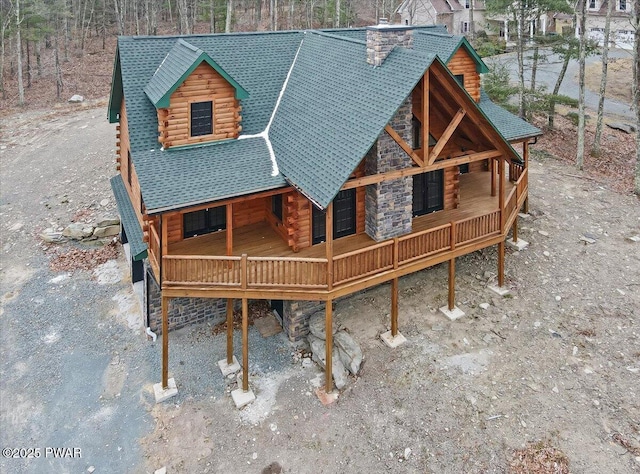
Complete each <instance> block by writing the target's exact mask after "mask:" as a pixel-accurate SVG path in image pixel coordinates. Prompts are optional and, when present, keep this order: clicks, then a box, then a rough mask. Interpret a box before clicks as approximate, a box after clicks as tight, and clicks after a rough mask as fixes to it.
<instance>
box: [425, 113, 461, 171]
mask: <svg viewBox="0 0 640 474" xmlns="http://www.w3.org/2000/svg"><path fill="white" fill-rule="evenodd" d="M466 113H467V112H465V110H464V109H459V110H458V112H456V114H455V115H454V116H453V119H451V122H449V125H447V128H446V129H445V130H444V133H443V134H442V136H441V137H440V139H438V142H437V143H436V146H434V147H433V151H432V152H431V155H430V157H429V162H428V163H429V165H432V164H433V163H434V161H436V159H437V158H438V156H440V153H441V152H442V149H443V148H444V147H445V145H446V144H447V143H448V142H449V139H450V138H451V135H453V132H455V131H456V129H457V128H458V125H459V124H460V122H461V121H462V119H463V118H464V116H465V115H466Z"/></svg>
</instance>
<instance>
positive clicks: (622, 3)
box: [618, 0, 627, 12]
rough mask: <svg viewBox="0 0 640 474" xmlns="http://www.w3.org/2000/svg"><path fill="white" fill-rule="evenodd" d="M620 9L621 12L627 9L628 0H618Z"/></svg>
mask: <svg viewBox="0 0 640 474" xmlns="http://www.w3.org/2000/svg"><path fill="white" fill-rule="evenodd" d="M618 11H619V12H626V11H627V0H618Z"/></svg>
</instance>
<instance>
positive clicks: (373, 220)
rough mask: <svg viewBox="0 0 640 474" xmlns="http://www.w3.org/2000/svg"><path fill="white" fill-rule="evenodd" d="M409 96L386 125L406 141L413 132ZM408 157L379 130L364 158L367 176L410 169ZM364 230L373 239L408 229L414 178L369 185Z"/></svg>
mask: <svg viewBox="0 0 640 474" xmlns="http://www.w3.org/2000/svg"><path fill="white" fill-rule="evenodd" d="M412 117H413V115H412V111H411V97H408V98H407V99H406V100H405V101H404V102H403V104H402V105H401V106H400V108H399V109H398V111H397V112H396V114H395V115H394V117H393V119H391V121H390V122H389V125H391V127H392V128H393V129H394V130H395V131H396V132H397V133H398V134H399V135H400V136H401V137H402V138H403V139H404V140H405V141H406V142H407V143H411V135H412V123H411V119H412ZM411 166H412V160H411V157H409V156H408V155H407V154H406V153H405V152H404V150H403V149H402V148H400V145H398V144H397V143H396V142H395V140H393V138H391V137H390V136H389V134H388V133H387V132H382V133H381V134H380V136H379V137H378V140H377V142H376V144H375V145H374V146H373V147H371V150H369V152H368V153H367V156H366V157H365V173H366V174H367V175H372V174H378V173H385V172H387V171H394V170H400V169H404V168H410V167H411ZM365 196H366V197H365V209H366V211H365V215H366V217H365V231H366V233H367V234H368V235H369V237H371V238H372V239H374V240H375V241H376V242H380V241H382V240H386V239H390V238H393V237H398V236H401V235H405V234H408V233H410V232H411V221H412V218H413V179H412V178H411V177H410V176H409V177H406V178H399V179H394V180H391V181H383V182H382V183H377V184H371V185H369V186H367V188H366V194H365Z"/></svg>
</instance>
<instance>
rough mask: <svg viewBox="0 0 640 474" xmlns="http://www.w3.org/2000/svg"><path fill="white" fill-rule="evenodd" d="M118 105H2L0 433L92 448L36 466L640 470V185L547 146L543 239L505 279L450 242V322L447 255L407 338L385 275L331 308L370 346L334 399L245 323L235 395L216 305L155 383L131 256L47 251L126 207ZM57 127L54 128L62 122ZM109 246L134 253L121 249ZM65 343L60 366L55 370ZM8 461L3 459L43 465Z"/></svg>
mask: <svg viewBox="0 0 640 474" xmlns="http://www.w3.org/2000/svg"><path fill="white" fill-rule="evenodd" d="M105 115H106V114H105V112H104V108H99V109H88V110H80V111H77V112H74V113H73V114H71V115H66V116H56V117H53V118H52V117H51V116H50V115H46V116H45V115H42V114H40V115H38V114H37V113H30V114H24V115H21V116H15V117H13V118H12V119H11V120H6V121H3V124H2V127H3V130H4V132H3V137H2V140H0V152H1V153H0V160H1V162H2V168H3V172H2V186H0V192H1V193H2V199H1V201H0V219H1V224H0V225H1V229H2V231H1V233H0V237H1V239H2V240H1V242H2V249H3V253H2V259H1V267H0V276H1V277H2V292H1V293H2V311H1V312H0V324H2V331H1V334H2V336H1V337H2V360H3V364H2V368H1V369H0V370H1V371H2V374H1V376H2V379H3V386H2V392H1V394H2V397H1V402H2V424H3V429H2V432H3V434H2V443H3V448H4V447H6V446H7V445H8V444H10V445H11V446H13V445H15V446H16V447H19V445H20V444H22V445H33V444H34V443H36V444H38V445H40V446H44V445H45V443H46V442H48V443H52V442H57V443H58V444H59V445H65V444H70V443H71V442H74V443H76V444H78V445H80V446H82V447H83V449H84V451H83V453H86V454H83V459H82V460H80V461H78V462H77V463H76V464H69V463H70V462H71V461H69V463H67V464H64V463H62V464H55V465H54V464H41V465H38V466H40V467H39V469H38V470H39V471H40V472H51V469H52V466H54V469H55V472H81V471H84V470H86V469H88V468H89V467H90V466H95V467H96V468H97V471H96V472H153V471H154V470H155V469H158V468H160V467H162V466H167V468H168V472H170V473H174V472H203V473H204V472H211V473H217V472H238V473H245V472H280V470H282V472H287V473H307V472H308V473H318V472H326V473H333V472H336V473H337V472H353V473H360V472H433V473H459V472H465V473H468V472H478V473H485V472H505V471H509V470H512V472H567V471H566V470H562V469H563V468H564V467H566V465H567V464H568V470H569V472H573V473H603V472H610V473H634V472H638V471H640V399H639V397H640V392H639V390H638V387H639V386H640V242H633V241H631V240H629V237H633V236H636V235H640V201H639V200H638V198H637V197H635V196H633V195H631V194H630V193H628V192H616V191H614V190H612V189H611V187H610V185H609V184H607V182H603V181H601V180H599V178H598V176H597V175H594V174H589V172H588V170H587V171H586V172H579V171H577V170H576V169H575V168H574V167H573V166H571V165H570V164H567V163H565V162H564V161H562V160H558V159H555V158H553V157H552V156H551V154H550V151H549V150H546V151H545V152H544V153H543V152H541V151H540V150H539V149H538V150H537V151H536V148H535V147H534V153H533V156H532V161H531V168H530V173H531V174H530V179H529V183H530V185H529V186H530V215H529V216H528V217H526V218H521V219H520V222H519V223H520V227H519V230H520V233H519V235H520V238H522V239H524V240H526V241H528V242H529V243H530V245H529V247H528V248H527V249H525V250H523V251H521V252H517V251H512V250H509V251H508V253H507V257H506V277H507V285H508V286H509V287H510V288H511V295H510V296H509V297H505V298H501V297H498V296H497V295H495V294H493V293H492V292H490V290H488V288H487V286H488V285H489V284H491V283H494V282H495V278H496V271H497V265H496V253H495V249H486V250H484V251H481V252H476V253H474V254H472V255H468V256H466V257H463V258H460V259H458V261H457V267H456V268H457V273H456V275H457V281H456V288H457V292H456V301H457V305H458V306H459V307H460V308H461V309H462V310H463V311H464V312H465V313H466V316H465V317H463V318H462V319H459V320H457V321H454V322H451V321H449V320H447V319H446V318H445V317H444V316H442V315H441V314H440V313H439V312H438V311H437V308H438V307H440V306H442V305H444V304H445V303H446V298H447V268H446V266H443V265H441V266H437V267H435V268H432V269H429V270H427V271H423V272H421V273H418V274H414V275H411V276H408V277H405V278H403V279H402V280H401V282H400V299H399V301H400V325H399V328H400V331H401V333H402V334H403V335H404V336H406V338H407V339H408V342H407V343H406V344H404V345H403V346H401V347H399V348H397V349H395V350H391V349H388V348H387V347H386V346H384V345H383V344H382V342H381V341H380V339H379V334H380V333H382V332H384V331H386V330H387V329H388V327H389V324H390V320H389V299H390V289H389V286H388V285H383V286H380V287H377V288H374V289H372V290H370V291H367V292H365V293H362V294H359V295H357V296H354V297H352V298H348V299H345V300H341V301H340V302H338V304H337V306H336V320H337V322H338V324H339V325H340V326H342V327H344V328H346V329H347V330H348V331H349V332H350V333H351V335H352V336H353V337H354V338H355V339H356V340H357V341H358V342H359V343H360V344H361V346H362V349H363V352H364V357H365V362H364V364H363V368H362V370H361V372H360V374H359V376H358V377H357V378H353V379H352V380H351V381H350V383H349V385H348V387H347V388H346V389H345V390H344V391H343V392H342V393H340V396H339V398H338V400H337V402H336V403H334V404H333V405H330V406H328V407H325V406H323V405H322V404H321V403H320V402H319V400H318V399H317V398H316V396H315V394H314V391H315V388H316V387H317V386H319V385H320V384H321V383H322V381H323V374H322V372H321V371H320V370H319V369H318V368H317V367H309V368H303V367H302V365H301V363H300V361H299V358H298V355H299V348H297V347H294V346H291V345H290V344H289V343H288V342H287V341H286V340H285V338H284V336H283V335H282V334H280V335H276V336H273V337H271V338H268V339H262V338H261V337H260V336H259V334H257V331H255V330H254V329H252V331H251V334H250V371H251V373H250V383H251V385H252V387H253V389H254V391H255V393H256V395H257V400H256V402H254V403H253V404H252V405H249V406H248V407H246V408H245V409H243V410H241V411H238V410H236V409H235V407H234V406H233V402H232V400H231V397H230V394H229V389H230V388H232V387H234V386H235V381H234V380H231V379H229V380H225V379H223V378H222V376H221V375H220V373H219V372H218V371H217V368H216V364H215V361H216V360H218V359H221V358H222V357H223V356H224V335H223V334H218V335H212V328H211V327H210V326H208V325H206V324H205V325H200V326H195V327H192V328H188V329H185V330H181V331H178V332H176V333H175V334H173V333H172V335H171V339H170V347H171V359H170V375H171V376H172V377H174V378H175V379H176V382H177V384H178V387H179V390H180V392H179V394H178V396H177V397H175V398H173V399H171V400H169V401H167V402H165V403H163V404H160V405H154V404H153V401H152V400H153V395H152V390H151V385H152V383H155V382H157V381H158V380H159V376H160V372H159V363H160V354H161V352H160V341H158V342H157V343H151V342H148V341H147V338H146V336H145V335H144V334H143V332H142V329H140V324H137V325H136V324H132V323H131V318H132V317H134V318H135V315H134V313H133V312H132V311H133V310H132V309H131V307H129V306H126V307H124V308H123V306H122V305H120V303H119V302H121V301H123V300H126V298H131V294H132V293H131V290H130V288H129V287H128V285H127V284H126V276H124V273H123V275H121V281H120V280H114V281H116V282H117V283H113V284H111V285H101V284H98V282H99V281H100V279H99V278H97V277H95V276H92V273H91V272H87V271H82V270H79V271H76V272H72V273H67V272H59V271H56V270H55V269H51V268H50V266H49V263H50V261H49V259H50V257H51V254H50V253H47V251H46V249H45V248H44V247H43V246H42V245H41V244H40V242H39V240H38V237H37V235H38V232H39V231H40V230H41V229H42V228H44V227H48V226H50V225H53V226H61V225H64V223H66V222H69V221H70V220H72V219H73V218H74V216H75V217H77V216H85V217H87V218H90V216H95V215H97V214H99V213H101V212H104V211H113V209H114V206H113V198H112V196H111V194H110V190H109V186H108V176H110V175H112V174H113V173H114V166H113V143H114V139H113V135H112V133H115V132H114V131H113V129H112V127H109V126H106V125H105ZM63 131H64V136H65V139H64V141H63V142H62V143H57V141H54V140H52V139H53V138H55V137H57V136H59V135H60V134H61V133H62V132H63ZM615 133H622V132H615ZM621 136H622V135H621ZM612 141H613V140H612ZM103 199H108V200H109V202H108V203H107V204H106V205H105V206H102V205H101V204H100V202H101V201H102V200H103ZM18 224H22V226H18ZM584 238H586V240H588V242H587V241H585V239H584ZM589 242H593V243H589ZM112 262H113V261H112ZM117 262H118V265H119V266H118V265H116V267H115V268H120V271H121V272H124V271H125V270H124V265H123V263H124V260H123V257H122V255H121V254H120V255H119V257H118V260H117ZM56 278H57V279H58V280H56V281H62V280H64V282H65V283H64V284H60V285H56V284H52V283H51V282H52V281H54V279H56ZM39 282H40V283H39ZM43 288H44V289H43ZM45 300H46V301H49V305H43V301H45ZM482 303H488V304H489V306H488V308H487V309H482V308H481V307H480V304H482ZM47 306H48V307H49V308H45V307H47ZM29 308H32V309H33V310H29ZM132 315H133V316H132ZM138 318H140V316H138ZM27 327H28V328H29V330H25V329H24V328H27ZM52 328H58V329H57V330H56V331H55V332H52V331H53V329H52ZM74 328H75V330H74ZM238 336H239V334H236V348H237V350H236V355H238V356H239V355H240V352H239V347H240V346H239V341H238V339H239V337H238ZM43 341H44V343H43ZM50 343H51V344H50ZM48 351H50V352H48ZM57 358H61V364H62V365H61V367H63V368H66V369H67V370H66V371H65V370H60V371H59V370H57V371H56V376H55V377H51V367H50V365H51V363H52V362H51V361H56V360H57ZM65 364H66V365H65ZM96 387H98V388H100V387H102V388H101V389H96ZM14 401H18V402H19V404H18V405H19V409H17V408H16V407H15V404H14V403H13V402H14ZM78 407H81V408H82V409H79V408H78ZM16 410H17V411H16ZM25 417H26V418H25ZM25 419H26V420H27V421H24V420H25ZM52 420H53V421H52ZM113 438H115V440H114V439H113ZM52 440H53V441H52ZM70 440H71V441H70ZM522 449H525V452H526V453H529V454H536V455H538V457H537V458H536V459H538V461H535V463H534V468H531V464H529V466H530V467H529V468H528V469H524V468H523V467H522V466H523V462H524V461H522V458H523V455H522V452H519V451H518V450H522ZM530 458H531V459H532V458H533V456H530ZM13 461H14V460H2V461H0V468H1V469H0V470H2V471H3V472H33V466H35V464H28V463H27V464H20V465H18V464H15V463H14V464H11V462H13ZM40 461H44V460H40ZM544 461H548V462H547V464H550V465H551V467H550V468H548V469H546V470H544V469H543V468H542V467H541V466H542V465H543V464H544ZM74 462H75V461H74ZM554 462H555V463H556V464H555V467H554ZM18 466H19V467H18ZM510 466H511V467H510Z"/></svg>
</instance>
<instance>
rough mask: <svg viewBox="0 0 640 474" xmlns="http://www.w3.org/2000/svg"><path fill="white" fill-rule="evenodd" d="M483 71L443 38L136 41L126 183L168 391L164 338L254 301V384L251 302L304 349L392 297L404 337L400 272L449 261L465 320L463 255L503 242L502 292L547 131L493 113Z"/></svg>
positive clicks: (118, 80)
mask: <svg viewBox="0 0 640 474" xmlns="http://www.w3.org/2000/svg"><path fill="white" fill-rule="evenodd" d="M486 70H487V69H486V66H485V64H484V63H483V62H482V60H481V59H480V57H479V56H478V55H477V54H476V53H475V51H474V50H473V48H472V47H471V46H470V45H469V43H468V42H467V41H466V40H465V39H464V37H461V36H454V35H449V34H447V33H446V30H445V29H444V28H443V27H441V26H430V27H403V26H396V25H389V24H385V23H381V24H380V25H376V26H372V27H368V28H360V29H334V30H322V31H315V30H314V31H283V32H280V31H279V32H264V33H238V34H218V35H215V34H214V35H191V36H181V37H120V38H119V40H118V47H117V51H116V57H115V63H114V72H113V83H112V89H111V96H110V102H109V109H108V117H109V120H110V121H111V122H115V123H117V124H118V125H117V169H118V170H119V174H118V175H117V176H115V177H114V178H112V180H111V184H112V188H113V192H114V195H115V197H116V200H117V203H118V207H119V212H120V214H121V217H122V222H123V229H122V240H123V243H128V255H129V258H130V259H131V263H132V279H133V280H134V282H135V281H143V282H144V288H145V292H144V293H145V304H144V311H145V317H146V319H147V326H149V327H151V329H152V330H154V331H157V332H161V333H162V334H163V368H162V387H165V388H166V387H167V386H168V350H169V349H168V331H169V330H170V329H174V328H178V327H182V326H184V325H186V324H189V323H192V322H196V321H201V320H203V319H206V318H220V320H223V318H224V317H225V316H226V317H227V318H232V312H233V309H234V306H235V305H238V306H239V307H241V308H242V315H243V357H242V365H243V367H244V371H243V384H242V385H243V387H242V388H243V390H244V391H247V390H248V389H249V386H248V370H247V368H248V347H247V341H248V339H247V301H248V299H262V300H268V301H269V302H270V304H271V305H272V307H273V308H274V309H276V311H277V313H278V314H279V316H280V317H281V318H282V325H283V328H284V331H285V333H286V334H287V335H288V337H289V339H290V340H292V341H296V340H299V339H301V338H303V337H305V336H306V334H307V331H308V325H307V323H308V318H309V316H310V315H311V314H312V313H313V312H317V311H318V310H323V311H324V312H325V315H326V324H327V327H331V322H332V302H334V301H335V300H336V299H337V298H340V297H344V296H347V295H350V294H352V293H354V292H358V291H361V290H363V289H366V288H369V287H372V286H375V285H379V284H382V283H386V282H390V283H391V298H390V306H391V327H392V330H391V335H390V337H391V338H394V337H396V336H397V335H398V325H397V318H398V278H400V277H402V276H403V275H407V274H410V273H413V272H417V271H420V270H423V269H425V268H427V267H430V266H433V265H436V264H439V263H442V262H448V264H449V300H448V309H449V310H454V309H455V307H454V288H455V283H454V281H455V259H456V257H459V256H461V255H464V254H467V253H470V252H474V251H476V250H479V249H482V248H485V247H488V246H493V245H497V247H498V270H499V272H498V274H499V277H498V279H499V285H500V286H504V247H505V239H506V237H507V234H508V233H509V231H510V229H512V228H513V231H514V234H516V231H517V228H516V224H517V221H516V219H517V215H518V212H519V210H520V209H521V208H522V207H523V206H526V201H527V186H528V178H527V177H528V172H527V154H528V143H529V141H530V140H531V139H532V138H533V137H536V136H537V135H539V134H540V133H541V132H540V130H538V129H537V128H535V127H533V126H531V125H529V124H528V123H526V122H524V121H523V120H521V119H519V118H518V117H515V116H513V115H512V114H510V113H509V112H507V111H506V110H504V109H502V108H500V107H498V106H497V105H495V104H493V103H492V102H491V101H490V100H489V99H488V97H487V96H486V95H485V94H484V92H483V91H482V90H481V87H480V74H481V73H483V72H486ZM516 147H517V148H519V150H520V152H518V151H516ZM514 239H515V240H517V235H514ZM443 303H444V302H443ZM229 327H230V328H232V325H229ZM231 331H232V329H231V330H230V331H229V332H228V340H227V344H228V347H227V359H226V360H227V363H229V364H231V363H232V360H233V347H232V342H233V337H232V332H231ZM331 345H332V341H331V334H330V331H329V332H328V334H327V354H326V359H327V371H326V373H327V376H326V390H327V392H329V391H331V390H332V387H333V386H332V378H331V364H332V361H331V354H332V350H331Z"/></svg>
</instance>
